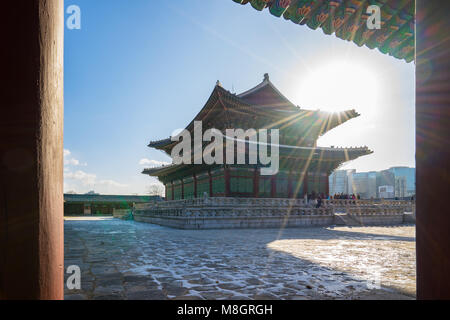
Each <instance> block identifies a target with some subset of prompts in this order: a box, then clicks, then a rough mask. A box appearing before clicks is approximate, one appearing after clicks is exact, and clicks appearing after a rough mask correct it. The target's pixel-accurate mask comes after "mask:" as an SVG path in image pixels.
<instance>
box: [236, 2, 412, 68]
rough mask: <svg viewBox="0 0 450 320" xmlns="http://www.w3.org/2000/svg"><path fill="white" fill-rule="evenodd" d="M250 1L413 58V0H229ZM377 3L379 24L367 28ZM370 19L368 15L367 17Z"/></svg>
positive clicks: (328, 31)
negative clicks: (371, 8) (372, 7)
mask: <svg viewBox="0 0 450 320" xmlns="http://www.w3.org/2000/svg"><path fill="white" fill-rule="evenodd" d="M233 1H234V2H237V3H240V4H243V5H244V4H247V3H250V4H251V6H252V7H253V8H255V9H256V10H259V11H262V10H263V9H265V8H268V10H269V11H270V13H271V14H272V15H274V16H276V17H281V16H283V18H284V19H286V20H290V21H292V22H294V23H296V24H300V25H306V26H308V27H309V28H311V29H314V30H315V29H319V28H320V29H322V31H323V32H324V33H325V34H333V33H334V34H335V35H336V37H338V38H340V39H343V40H347V41H353V42H354V43H355V44H356V45H358V46H363V45H365V46H367V47H368V48H370V49H374V48H377V49H378V50H379V51H380V52H382V53H384V54H389V55H391V56H394V57H395V58H398V59H404V60H405V61H406V62H411V61H413V60H414V48H415V41H414V32H415V30H414V20H415V1H414V0H333V1H329V0H233ZM369 5H377V6H378V7H379V8H380V13H381V28H380V29H369V28H368V23H367V21H368V19H369V17H370V16H371V14H372V13H373V11H371V10H368V8H369ZM369 20H370V19H369Z"/></svg>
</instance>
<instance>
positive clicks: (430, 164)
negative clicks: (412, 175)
mask: <svg viewBox="0 0 450 320" xmlns="http://www.w3.org/2000/svg"><path fill="white" fill-rule="evenodd" d="M416 9H417V35H416V39H417V44H416V54H417V58H416V195H417V198H416V201H417V203H416V248H417V249H416V250H417V297H418V298H419V299H450V272H449V270H450V232H449V230H450V215H449V214H448V205H449V204H448V190H449V187H448V186H449V177H450V148H449V141H450V131H449V129H450V126H449V124H450V106H449V101H450V88H449V81H450V50H449V41H448V30H450V23H449V21H450V17H449V13H450V1H439V0H417V8H416Z"/></svg>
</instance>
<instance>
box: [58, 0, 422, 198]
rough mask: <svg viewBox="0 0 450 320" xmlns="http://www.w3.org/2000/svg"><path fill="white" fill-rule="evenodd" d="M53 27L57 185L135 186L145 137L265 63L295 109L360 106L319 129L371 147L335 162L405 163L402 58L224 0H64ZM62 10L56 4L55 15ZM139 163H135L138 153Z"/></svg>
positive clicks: (407, 121) (409, 74) (407, 68)
mask: <svg viewBox="0 0 450 320" xmlns="http://www.w3.org/2000/svg"><path fill="white" fill-rule="evenodd" d="M71 4H75V5H78V6H79V7H80V9H81V30H68V29H66V31H65V90H64V91H65V93H64V94H65V121H64V125H65V129H64V148H65V181H64V182H65V186H64V187H65V192H67V191H75V192H78V193H82V192H87V191H89V190H92V189H94V190H95V191H97V192H100V193H107V194H114V193H115V194H132V193H139V194H144V193H145V192H146V189H147V187H148V186H149V185H151V184H153V183H155V182H156V180H155V179H152V178H150V177H148V176H144V175H142V174H141V173H140V172H141V171H142V169H143V168H144V167H145V166H149V164H152V163H158V162H159V161H162V162H169V161H170V159H169V158H168V157H167V156H165V155H164V154H163V153H162V152H160V151H157V150H152V149H150V148H148V147H147V144H148V142H149V141H150V140H157V139H161V138H166V137H168V136H169V135H170V134H171V133H172V132H173V131H174V130H175V129H178V128H183V127H185V126H186V125H187V124H188V123H189V122H190V121H191V120H192V118H193V117H194V116H195V115H196V114H197V112H198V111H199V110H200V109H201V108H202V107H203V105H204V103H205V102H206V100H207V98H208V97H209V95H210V93H211V91H212V89H213V87H214V85H215V82H216V80H220V81H221V83H222V85H223V87H225V88H226V89H228V90H230V91H231V90H232V89H234V91H235V92H238V93H239V92H242V91H245V90H247V89H249V88H251V87H253V86H255V85H256V84H258V83H259V82H261V81H262V78H263V74H264V73H266V72H267V73H269V74H270V79H271V81H272V82H273V83H274V84H275V85H276V86H277V87H278V89H279V90H280V91H281V92H283V93H284V94H285V95H286V96H287V97H288V98H289V99H290V100H291V101H292V102H294V103H295V104H297V105H299V106H300V107H302V108H306V109H319V108H320V109H325V110H330V111H333V110H335V111H338V110H342V109H349V108H355V109H356V110H357V111H358V112H360V113H361V117H359V118H357V119H353V120H351V121H348V122H347V123H345V124H344V125H342V126H341V127H339V128H336V129H334V130H332V131H330V132H329V133H327V134H326V135H324V136H323V137H322V138H321V139H320V140H319V145H321V146H329V145H335V146H360V145H367V146H368V147H369V148H370V149H372V150H374V151H375V153H374V154H372V155H370V156H365V157H362V158H360V159H358V160H355V161H353V162H350V163H348V164H346V165H345V167H344V168H355V169H357V170H358V171H368V170H380V169H385V168H388V167H390V166H399V165H406V166H414V153H415V151H414V134H415V133H414V126H415V124H414V64H413V63H409V64H407V63H406V62H404V61H400V60H397V59H394V58H392V57H389V56H386V55H383V54H381V53H380V52H378V51H377V50H370V49H368V48H366V47H362V48H358V47H357V46H356V45H354V44H353V43H350V42H346V41H343V40H340V39H337V38H336V37H335V36H334V35H333V36H327V35H324V34H323V33H322V31H320V30H316V31H314V30H310V29H309V28H308V27H306V26H299V25H295V24H293V23H291V22H288V21H285V20H284V19H283V18H281V19H279V18H275V17H273V16H272V15H270V13H269V12H268V11H263V12H258V11H256V10H254V9H253V8H252V7H251V6H250V5H246V6H241V5H238V4H236V3H234V2H233V1H231V0H208V1H205V0H203V1H202V0H179V1H158V2H156V1H151V0H133V1H129V0H113V1H111V0H74V1H65V6H66V7H67V6H69V5H71ZM67 17H68V14H66V18H67ZM140 163H141V164H140Z"/></svg>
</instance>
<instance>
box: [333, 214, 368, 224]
mask: <svg viewBox="0 0 450 320" xmlns="http://www.w3.org/2000/svg"><path fill="white" fill-rule="evenodd" d="M334 224H335V225H337V226H349V227H360V226H362V225H363V224H362V223H361V222H360V221H358V220H357V219H355V218H354V217H352V216H351V215H348V214H346V213H337V214H335V215H334Z"/></svg>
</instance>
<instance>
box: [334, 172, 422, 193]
mask: <svg viewBox="0 0 450 320" xmlns="http://www.w3.org/2000/svg"><path fill="white" fill-rule="evenodd" d="M329 187H330V194H331V195H335V194H339V193H344V194H355V195H356V194H359V195H360V196H361V198H362V199H370V198H394V197H398V198H403V197H410V196H412V195H414V194H415V169H414V168H408V167H392V168H390V169H388V170H382V171H370V172H356V170H354V169H349V170H337V171H334V172H333V173H332V174H331V175H330V176H329Z"/></svg>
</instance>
